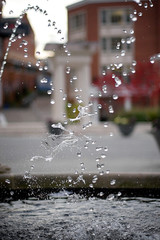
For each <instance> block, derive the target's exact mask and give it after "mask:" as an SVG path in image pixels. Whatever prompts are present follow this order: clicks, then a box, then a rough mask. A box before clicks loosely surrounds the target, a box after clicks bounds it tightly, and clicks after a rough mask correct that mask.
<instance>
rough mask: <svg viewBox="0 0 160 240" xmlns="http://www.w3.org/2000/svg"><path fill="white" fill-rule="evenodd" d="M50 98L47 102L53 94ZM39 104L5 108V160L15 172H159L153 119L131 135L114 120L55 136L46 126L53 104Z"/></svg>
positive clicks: (1, 144)
mask: <svg viewBox="0 0 160 240" xmlns="http://www.w3.org/2000/svg"><path fill="white" fill-rule="evenodd" d="M45 101H46V104H45V105H47V101H48V98H47V99H46V100H45ZM38 104H39V102H37V105H34V106H32V107H31V108H29V109H11V110H4V111H3V112H1V120H0V164H2V165H6V166H9V167H10V168H11V173H13V174H24V173H25V171H32V173H33V174H54V173H69V174H73V173H75V172H76V171H77V172H79V173H80V172H84V173H100V172H102V171H103V172H108V171H110V172H111V173H159V172H160V149H159V148H158V145H157V143H156V141H155V139H154V137H153V135H152V134H151V124H137V126H136V127H135V130H134V132H133V134H132V135H131V136H130V137H123V136H122V135H121V134H120V132H119V130H118V128H117V126H115V125H114V124H112V123H109V125H108V127H104V124H103V123H101V124H99V125H93V126H92V127H89V128H87V129H86V130H83V129H82V126H74V125H71V126H69V127H67V131H74V134H73V135H71V134H69V132H67V131H66V132H65V134H63V135H62V136H56V137H53V136H50V134H49V133H48V129H47V125H46V119H47V117H49V113H50V109H49V108H48V109H47V108H46V107H45V105H44V107H43V108H42V103H41V104H39V109H40V111H39V112H38V107H37V106H38ZM47 106H48V105H47ZM35 109H36V111H34V110H35ZM44 109H45V110H44ZM37 116H38V117H37ZM36 156H37V157H36Z"/></svg>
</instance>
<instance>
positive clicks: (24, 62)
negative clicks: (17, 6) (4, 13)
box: [0, 15, 42, 107]
mask: <svg viewBox="0 0 160 240" xmlns="http://www.w3.org/2000/svg"><path fill="white" fill-rule="evenodd" d="M16 22H17V18H1V19H0V42H1V56H0V58H1V59H0V60H1V65H2V64H3V61H4V56H5V54H6V53H7V51H8V50H7V49H8V48H9V51H8V55H7V59H6V64H5V66H4V71H3V74H2V78H1V98H2V100H1V101H2V104H1V105H2V106H3V107H11V106H22V105H23V106H25V105H27V104H29V102H30V101H31V100H33V97H34V93H35V86H36V83H37V79H38V76H39V74H40V72H39V68H40V67H41V62H40V61H38V60H37V59H36V58H35V39H34V32H33V30H32V28H31V25H30V23H29V21H28V18H27V15H24V17H23V19H22V24H20V25H19V27H18V28H17V31H16V32H15V37H14V38H13V39H12V41H10V40H9V39H10V36H11V34H12V32H13V29H14V27H15V24H16ZM41 72H42V71H41Z"/></svg>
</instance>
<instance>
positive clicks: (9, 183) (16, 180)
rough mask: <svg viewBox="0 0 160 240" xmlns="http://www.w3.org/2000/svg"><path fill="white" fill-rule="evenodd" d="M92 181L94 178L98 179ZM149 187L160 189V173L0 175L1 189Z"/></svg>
mask: <svg viewBox="0 0 160 240" xmlns="http://www.w3.org/2000/svg"><path fill="white" fill-rule="evenodd" d="M96 176H97V177H98V179H97V181H95V183H92V180H93V179H96ZM90 184H93V188H107V189H116V188H130V189H136V188H148V189H154V188H159V189H160V174H159V173H154V174H149V173H148V174H147V173H146V174H108V175H102V176H100V175H98V174H83V175H79V174H78V175H75V174H74V175H72V174H55V175H35V176H31V177H29V176H27V177H24V176H22V175H11V174H8V175H5V174H2V175H0V189H12V190H16V189H28V188H31V189H37V188H42V189H47V188H48V189H49V188H53V189H54V188H92V186H91V185H90Z"/></svg>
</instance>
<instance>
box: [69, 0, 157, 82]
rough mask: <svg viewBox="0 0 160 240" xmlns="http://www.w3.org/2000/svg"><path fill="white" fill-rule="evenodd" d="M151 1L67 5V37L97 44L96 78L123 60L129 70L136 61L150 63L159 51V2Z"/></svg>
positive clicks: (91, 0)
mask: <svg viewBox="0 0 160 240" xmlns="http://www.w3.org/2000/svg"><path fill="white" fill-rule="evenodd" d="M137 2H139V1H137ZM152 2H153V5H152ZM152 2H151V1H141V2H139V4H138V3H136V1H119V0H116V1H114V0H105V1H104V0H103V1H95V0H85V1H81V2H78V3H76V4H73V5H70V6H68V40H69V41H71V42H75V41H76V42H81V41H89V42H97V43H98V51H97V53H96V54H95V56H94V58H93V62H92V76H93V79H94V78H96V77H97V76H99V75H101V74H102V73H103V71H105V70H107V67H108V68H109V67H112V66H113V65H114V67H115V68H116V69H117V68H118V69H119V68H121V63H122V64H123V71H124V72H126V71H127V72H130V67H132V63H133V61H136V62H139V61H140V62H144V61H145V62H147V61H149V59H150V57H151V56H153V55H155V54H157V53H159V52H160V2H159V1H152ZM114 67H113V68H114Z"/></svg>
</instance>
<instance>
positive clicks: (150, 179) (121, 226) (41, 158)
mask: <svg viewBox="0 0 160 240" xmlns="http://www.w3.org/2000/svg"><path fill="white" fill-rule="evenodd" d="M30 10H34V11H40V12H42V13H44V10H42V9H40V8H39V7H37V6H36V7H34V6H28V8H27V9H25V10H24V11H23V13H22V14H21V15H20V17H19V18H18V20H17V22H16V26H15V28H14V29H13V33H12V35H11V37H10V39H9V44H8V48H7V51H6V53H5V55H4V60H3V63H2V67H1V72H0V81H2V79H3V71H4V67H5V64H6V61H7V56H8V52H9V48H10V46H11V44H12V41H13V38H14V37H15V35H14V33H15V32H16V30H17V28H18V26H19V25H20V24H21V19H22V18H23V16H24V14H26V13H27V12H28V11H30ZM45 13H46V12H45ZM54 27H55V26H54ZM62 47H63V50H61V51H59V47H58V49H57V50H56V51H55V55H56V54H57V56H55V58H54V61H55V62H56V69H55V71H56V74H57V75H56V76H58V78H59V76H60V77H61V80H63V79H64V74H65V71H67V72H69V73H70V71H71V69H72V65H75V66H76V67H79V65H80V66H81V67H82V69H83V76H80V74H79V75H78V74H77V75H73V76H72V78H71V79H70V84H72V83H74V84H75V82H76V83H77V84H80V83H78V81H77V78H78V79H81V77H83V80H86V81H85V84H86V85H85V86H84V85H83V84H82V85H79V86H75V87H74V96H77V98H76V99H77V102H78V106H77V108H75V112H76V111H77V114H76V115H74V117H72V118H69V119H67V117H66V114H64V109H65V105H66V103H65V101H66V97H67V96H66V92H65V87H64V82H63V81H58V80H57V79H58V78H56V76H55V79H54V83H55V86H53V85H52V97H51V98H52V100H54V101H55V102H52V103H51V105H52V110H53V112H56V113H57V114H56V116H54V117H53V119H51V120H52V122H51V123H50V126H51V133H47V134H46V137H45V138H43V140H42V141H41V144H42V149H41V151H40V154H39V155H38V154H37V155H34V156H32V157H31V158H30V159H29V161H28V162H29V163H28V164H29V168H27V169H25V172H24V174H21V175H18V174H2V175H0V216H1V221H0V229H1V230H0V238H2V239H6V240H8V239H13V238H15V239H30V238H32V239H97V240H98V239H117V240H118V239H120V240H123V239H133V240H134V239H138V240H141V239H145V240H149V239H157V240H158V239H159V238H160V227H159V220H158V219H159V208H160V201H159V197H160V191H159V189H160V175H159V173H157V172H156V171H155V170H154V171H153V172H152V173H151V174H148V173H147V170H150V169H149V168H147V167H146V168H145V169H143V167H144V166H143V164H142V166H140V165H137V166H138V167H139V171H138V170H137V168H135V169H134V167H133V169H131V168H132V167H131V168H128V169H127V170H126V172H123V167H122V166H120V164H119V165H118V166H117V168H116V167H115V165H114V164H115V162H114V161H113V162H111V160H110V161H109V160H108V158H109V157H110V158H111V159H112V157H113V160H114V158H115V155H114V154H115V153H114V152H115V149H116V148H115V149H114V147H113V146H114V142H116V141H115V140H114V130H115V128H114V125H113V124H112V123H106V122H105V123H104V124H102V125H98V126H97V125H96V121H95V119H96V117H97V112H98V110H97V108H96V110H95V108H94V106H93V105H94V104H95V102H94V100H93V99H94V94H93V93H91V94H90V95H89V93H88V92H85V89H89V84H90V83H89V76H90V72H89V68H88V65H87V63H89V62H90V54H91V52H90V53H88V54H89V55H87V53H86V56H85V62H84V65H83V66H82V62H83V61H84V58H83V59H77V58H76V51H77V46H76V47H75V46H73V49H72V50H73V51H71V52H70V50H69V46H67V45H66V44H62V46H60V48H62ZM80 47H82V49H83V47H84V48H87V51H88V52H89V49H88V46H86V45H85V46H80ZM74 48H76V51H74ZM83 50H84V49H83ZM58 51H59V52H58ZM78 51H79V49H78ZM62 52H63V54H64V55H63V56H62ZM81 53H82V56H83V55H84V52H83V51H82V52H81ZM64 56H65V58H64ZM52 61H53V59H51V63H52ZM66 61H67V69H65V67H64V66H65V63H66ZM76 61H77V62H76ZM79 61H81V62H79ZM60 62H61V63H62V65H60V64H59V65H58V63H60ZM68 63H69V64H70V65H68ZM78 71H79V72H80V70H79V68H78V70H77V72H78ZM86 75H87V76H88V78H87V79H86ZM114 80H115V84H119V81H118V79H115V78H114ZM56 81H57V82H56ZM56 84H57V85H56ZM54 87H55V89H54ZM81 87H84V89H81ZM105 91H106V90H105V89H103V93H105ZM77 92H78V93H77ZM89 96H90V97H89ZM55 98H56V99H55ZM90 99H91V101H90ZM57 102H58V103H59V105H57V104H56V103H57ZM71 105H72V104H71V103H70V102H69V103H68V105H67V106H68V107H69V108H70V107H71ZM58 106H60V107H59V108H58ZM100 107H101V106H99V108H100ZM109 113H110V114H112V113H113V108H112V105H110V108H109ZM75 122H76V123H77V122H78V123H77V124H75V125H74V123H75ZM79 122H80V123H79ZM78 124H79V125H78ZM108 125H109V126H108ZM109 128H111V130H109ZM97 129H98V130H97ZM52 130H53V131H52ZM93 130H94V131H93ZM112 130H113V132H112ZM99 131H100V132H101V134H100V136H99V135H98V132H99ZM115 134H116V133H115ZM139 135H140V134H139ZM139 135H138V136H139ZM142 137H143V139H144V141H145V138H147V137H146V135H144V136H143V134H142ZM26 138H27V137H26ZM112 139H113V140H112ZM118 139H119V141H120V140H121V141H122V144H124V145H125V144H126V143H127V141H130V146H133V143H134V144H135V141H136V138H134V140H133V141H132V140H128V139H127V140H124V138H122V137H121V136H119V135H118ZM129 139H130V138H129ZM23 140H24V142H25V137H24V139H23V138H21V141H23ZM123 141H124V142H123ZM151 144H152V142H151ZM124 145H122V146H124ZM26 146H27V143H26ZM108 150H109V151H108ZM137 151H139V149H138V147H137ZM111 152H113V153H111ZM141 156H143V154H142V155H141ZM120 157H121V156H120V155H119V158H120ZM133 157H134V156H133ZM62 160H63V162H62ZM121 160H122V159H121ZM133 160H134V159H133ZM128 161H129V160H128ZM130 163H131V162H130ZM125 164H126V162H125ZM131 164H133V162H132V163H131ZM138 164H139V163H138ZM45 165H48V166H49V168H50V169H47V170H46V169H45ZM39 166H41V171H42V172H40V171H39ZM109 166H110V167H109ZM132 166H134V164H133V165H132ZM27 167H28V165H27ZM56 167H57V168H56ZM36 169H37V170H36ZM57 169H58V170H57ZM70 169H72V170H73V171H72V170H70ZM112 169H116V170H115V172H112ZM45 171H46V172H45ZM127 171H128V172H127ZM153 213H154V215H153Z"/></svg>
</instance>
